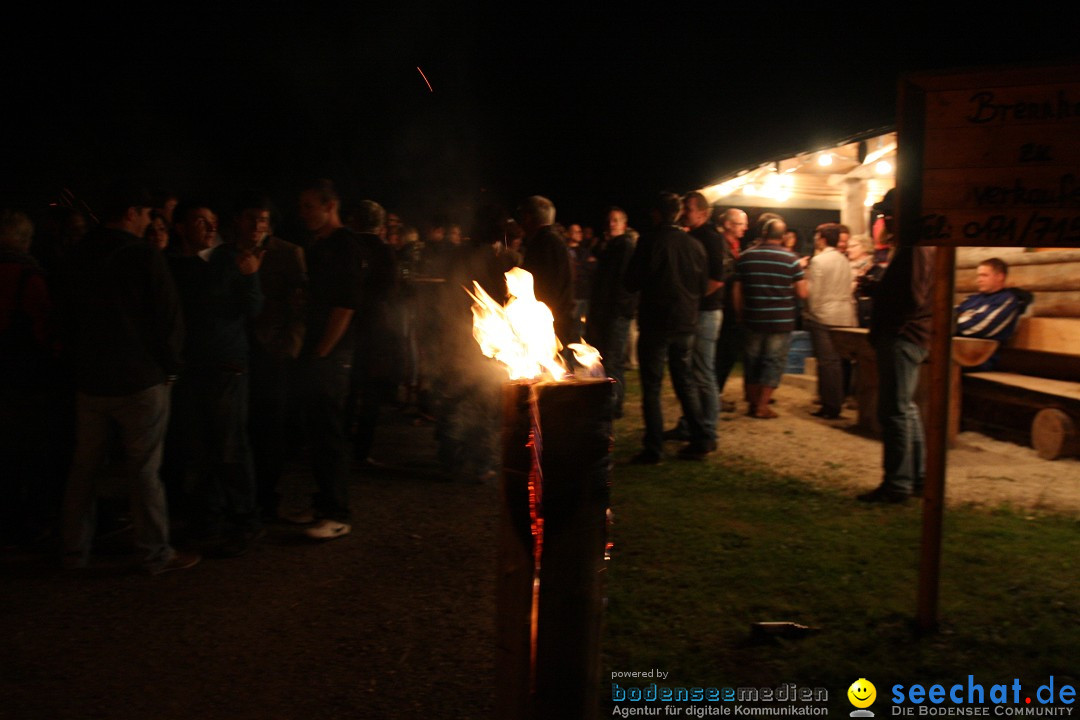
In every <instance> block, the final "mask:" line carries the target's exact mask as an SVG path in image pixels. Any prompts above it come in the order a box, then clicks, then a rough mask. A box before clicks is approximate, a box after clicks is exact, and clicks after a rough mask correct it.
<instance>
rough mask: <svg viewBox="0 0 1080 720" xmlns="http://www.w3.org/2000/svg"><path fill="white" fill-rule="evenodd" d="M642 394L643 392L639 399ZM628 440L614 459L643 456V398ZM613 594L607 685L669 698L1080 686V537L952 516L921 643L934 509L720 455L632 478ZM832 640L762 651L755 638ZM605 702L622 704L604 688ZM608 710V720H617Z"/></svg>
mask: <svg viewBox="0 0 1080 720" xmlns="http://www.w3.org/2000/svg"><path fill="white" fill-rule="evenodd" d="M633 384H634V383H633V381H631V386H632V385H633ZM630 390H631V394H630V397H628V400H627V409H628V411H629V413H628V418H627V419H626V420H623V421H621V422H620V424H619V426H618V427H617V428H616V435H617V436H616V461H617V462H618V461H625V460H626V459H627V458H628V457H629V456H630V455H631V454H633V452H635V451H636V450H637V449H638V447H639V444H640V434H639V433H640V421H639V416H638V414H637V412H636V408H638V407H639V405H638V403H639V400H638V395H637V394H636V393H635V392H634V391H635V388H633V387H631V388H630ZM612 509H613V513H614V515H613V517H614V525H613V527H612V533H611V535H612V537H611V539H612V541H613V543H614V549H613V553H612V560H611V562H610V564H609V576H608V579H607V596H608V611H607V615H606V628H605V634H604V675H603V677H604V678H610V673H611V672H612V671H637V670H648V669H650V668H659V669H661V670H664V671H666V672H669V673H670V676H669V678H668V680H667V681H666V682H667V683H668V684H671V685H684V686H697V687H724V686H735V687H739V686H755V687H764V686H777V685H779V684H781V683H788V682H794V683H797V684H798V685H799V686H810V687H824V688H827V689H828V690H829V697H830V702H829V706H830V708H831V709H832V712H834V713H835V712H841V711H842V712H843V713H844V714H845V715H846V714H847V712H848V711H850V710H851V709H852V708H851V706H850V705H849V704H848V703H847V700H846V696H845V692H846V689H847V687H848V686H849V685H850V684H851V683H852V682H853V681H855V680H856V679H858V678H861V677H865V678H868V679H870V680H871V682H873V683H874V684H875V685H876V686H877V688H878V693H879V697H881V698H882V700H879V701H878V703H879V708H878V709H881V708H884V705H883V704H881V703H883V702H887V698H888V696H889V694H890V693H889V690H888V688H890V687H891V686H892V685H893V684H894V683H901V684H904V685H910V684H912V683H917V682H918V683H925V684H927V685H930V684H934V683H942V684H946V685H948V684H951V683H952V682H961V681H966V678H967V676H968V675H969V674H971V675H974V676H975V678H976V681H977V682H982V683H983V684H984V685H985V686H986V687H987V688H989V686H990V685H992V684H994V683H1011V681H1012V678H1014V677H1016V678H1019V679H1020V681H1021V683H1022V686H1023V687H1024V688H1025V689H1026V690H1030V691H1033V690H1034V689H1035V688H1036V687H1037V686H1039V685H1041V684H1043V683H1045V682H1047V680H1048V678H1049V676H1050V675H1053V676H1055V680H1056V681H1057V682H1058V683H1059V684H1060V682H1069V683H1070V684H1073V685H1077V684H1080V682H1078V678H1077V658H1078V649H1080V584H1078V583H1077V582H1076V580H1077V565H1076V558H1078V557H1080V528H1078V525H1077V523H1076V522H1075V521H1073V520H1070V519H1067V518H1060V517H1055V516H1041V517H1038V518H1036V519H1032V518H1030V517H1029V516H1028V515H1026V514H1025V513H1023V512H1020V511H1015V510H1012V509H1009V508H999V509H996V510H974V509H969V508H960V509H953V508H949V509H948V510H947V511H946V515H945V529H944V530H945V535H944V537H945V540H944V551H943V556H942V578H941V595H940V613H939V617H940V630H939V632H938V633H936V634H933V635H928V636H924V637H918V636H917V634H916V633H915V632H914V630H913V617H914V613H915V592H916V581H917V572H918V550H919V535H920V524H921V511H920V508H919V506H918V504H914V503H912V504H909V505H906V506H888V507H880V506H871V507H865V506H862V504H861V503H857V502H856V501H855V500H854V499H853V497H852V496H851V495H850V494H845V493H841V492H839V491H835V490H831V489H829V488H822V487H818V486H815V485H812V484H810V483H809V482H806V481H804V480H802V479H800V478H799V477H797V476H795V475H794V474H793V475H782V474H777V473H775V472H773V471H771V470H769V469H766V468H764V467H763V466H760V465H758V464H756V463H754V462H753V461H749V460H746V459H735V460H732V459H729V458H727V459H726V458H724V457H723V456H722V455H720V456H719V457H714V458H712V459H710V461H709V462H707V463H690V462H678V461H675V460H672V461H669V462H667V463H666V464H664V465H660V466H656V467H637V466H632V465H624V464H619V465H618V466H617V468H616V471H615V476H614V481H613V489H612ZM761 620H790V621H795V622H799V623H802V624H805V625H810V626H815V627H820V628H821V632H820V633H817V634H813V635H810V636H807V637H803V638H801V639H782V638H781V639H776V640H774V641H771V642H767V643H764V644H762V643H757V642H753V641H752V640H751V637H750V631H749V630H750V624H751V623H752V622H755V621H761ZM603 688H604V689H603V692H602V697H610V693H609V689H610V686H609V685H608V684H607V682H605V684H604V686H603ZM609 712H610V710H609Z"/></svg>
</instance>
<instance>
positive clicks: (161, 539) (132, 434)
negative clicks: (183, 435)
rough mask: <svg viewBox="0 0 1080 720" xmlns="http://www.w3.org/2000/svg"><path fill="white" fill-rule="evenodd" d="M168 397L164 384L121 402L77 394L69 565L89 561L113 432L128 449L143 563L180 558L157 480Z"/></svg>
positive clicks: (66, 520)
mask: <svg viewBox="0 0 1080 720" xmlns="http://www.w3.org/2000/svg"><path fill="white" fill-rule="evenodd" d="M169 397H170V388H169V387H168V386H166V385H154V386H152V387H149V388H147V389H145V390H142V391H140V392H137V393H133V394H131V395H123V396H118V397H107V396H97V395H87V394H85V393H79V394H78V396H77V398H76V435H77V439H76V446H75V456H74V458H73V460H72V464H71V473H70V475H69V476H68V485H67V490H66V492H65V494H64V510H63V542H64V555H65V560H66V562H67V563H68V565H69V566H80V565H85V564H86V562H87V560H88V559H89V557H90V547H91V544H92V543H93V539H94V529H95V526H96V524H97V484H96V480H97V478H98V476H99V470H100V469H101V466H102V464H104V462H105V459H106V457H107V456H108V454H109V438H110V433H111V431H112V429H113V428H115V429H116V430H117V438H118V440H119V442H120V443H121V445H122V446H123V450H124V478H125V480H126V481H127V486H128V492H129V493H130V497H131V518H132V522H133V524H134V526H135V545H136V546H137V547H138V549H139V550H140V552H141V553H142V563H143V565H144V566H145V567H146V568H147V569H150V570H154V569H157V568H159V567H161V566H163V565H164V564H165V563H167V562H169V561H170V560H172V558H173V556H174V555H175V554H176V553H175V551H174V550H173V549H172V546H171V545H169V513H168V509H167V506H166V502H165V488H164V487H163V486H162V484H161V478H160V477H159V475H158V470H159V469H160V467H161V450H162V445H163V444H164V441H165V427H166V425H167V424H168V421H169Z"/></svg>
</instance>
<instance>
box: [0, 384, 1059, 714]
mask: <svg viewBox="0 0 1080 720" xmlns="http://www.w3.org/2000/svg"><path fill="white" fill-rule="evenodd" d="M739 390H740V388H739V381H738V380H736V381H733V383H732V387H729V398H730V397H733V394H734V393H735V392H738V391H739ZM669 398H670V396H669ZM814 407H815V406H814V405H813V402H812V386H810V385H807V383H805V382H798V381H797V380H796V379H785V383H784V384H783V385H782V386H781V388H780V390H779V391H778V393H777V404H776V408H777V411H778V412H779V413H780V415H781V417H780V418H778V419H776V420H769V421H763V420H756V419H753V418H748V417H746V416H744V415H740V414H733V413H725V414H724V416H723V422H722V423H721V424H720V448H721V453H726V454H728V455H738V456H743V457H746V458H750V459H753V460H755V461H759V462H762V463H765V464H767V465H769V466H770V467H773V468H775V469H776V470H778V471H781V472H785V473H788V474H794V475H799V476H801V477H805V478H807V479H809V480H810V481H811V482H815V483H819V484H822V485H831V486H839V487H843V488H850V489H851V490H852V491H855V490H861V489H866V488H870V487H873V486H875V485H876V484H877V483H878V481H879V477H880V458H881V446H880V444H879V443H878V442H877V441H875V440H872V439H870V438H866V437H863V436H861V435H859V434H857V433H855V432H853V431H852V430H851V426H852V425H853V424H854V423H853V420H854V412H853V411H850V410H849V411H846V414H847V415H849V416H850V417H849V419H848V420H846V421H845V420H840V421H831V422H830V421H822V420H818V419H817V418H813V417H811V416H810V414H809V413H810V412H811V411H812V410H813V409H814ZM742 409H743V407H742V404H741V403H740V410H742ZM627 410H628V414H627V417H626V418H625V419H623V420H621V421H620V422H621V423H624V427H625V428H626V429H628V430H629V431H630V432H631V434H632V435H631V436H634V437H636V435H637V432H638V429H639V428H640V427H641V416H640V412H639V411H638V409H637V408H636V407H628V408H627ZM666 410H667V416H668V419H669V420H673V419H674V418H675V417H677V414H676V413H675V410H676V408H675V405H674V401H673V399H670V400H669V404H668V406H667V408H666ZM386 420H387V427H385V428H384V429H383V430H381V432H380V437H379V440H378V443H379V444H378V450H379V453H380V456H381V458H382V459H384V460H387V461H390V462H391V463H392V468H391V469H390V470H388V471H384V472H380V473H377V474H363V475H361V474H356V475H355V477H354V487H353V491H354V492H353V503H354V504H353V510H354V527H353V533H352V535H351V536H349V537H347V538H343V539H340V540H335V541H332V542H329V543H325V544H314V543H311V542H309V541H307V540H306V539H305V538H303V537H301V536H300V534H299V532H298V531H297V530H296V529H295V528H293V527H291V526H285V525H272V526H270V527H269V533H268V536H267V538H266V539H265V541H264V542H262V543H261V544H260V545H258V546H257V547H256V548H254V549H253V550H252V552H251V553H249V554H248V555H246V556H245V557H242V558H235V559H230V560H205V561H204V562H203V563H201V564H200V565H198V566H197V567H195V568H193V569H191V570H188V571H180V572H173V573H168V574H166V575H162V576H158V577H148V576H144V575H141V574H138V573H135V572H132V571H131V570H130V567H129V563H130V557H129V556H127V555H125V554H123V553H122V549H123V542H122V538H114V539H113V540H112V541H111V542H108V543H103V547H102V548H101V550H102V554H100V555H99V556H98V557H97V558H96V562H95V566H94V567H93V568H92V569H90V570H88V571H86V572H80V573H75V574H71V573H63V572H60V571H58V570H56V569H55V568H54V567H53V566H52V565H50V564H48V563H47V562H46V561H45V559H44V558H43V556H42V555H40V554H33V553H27V552H8V553H4V554H0V567H2V569H3V574H4V576H5V580H4V582H3V584H2V585H0V633H2V636H3V638H4V640H5V642H4V649H3V653H2V654H0V718H12V719H13V720H36V719H38V718H41V719H45V718H49V719H57V718H61V719H62V718H109V719H110V720H111V719H116V720H128V719H131V720H134V719H135V718H139V719H140V720H144V719H145V718H162V719H164V720H171V719H173V718H176V719H177V720H179V719H184V718H235V719H238V720H240V719H245V718H259V719H274V720H276V719H279V718H280V719H282V720H285V719H290V720H291V719H294V718H310V717H340V718H375V719H377V718H439V719H452V718H485V720H486V719H488V718H490V717H491V716H492V707H493V696H494V687H493V680H492V678H493V675H494V656H495V638H494V621H493V619H494V613H495V600H494V594H495V580H494V570H495V553H496V548H495V545H494V538H495V527H496V518H497V515H496V492H495V491H494V490H493V489H492V488H490V487H488V486H486V485H482V484H467V483H462V482H455V483H450V482H445V481H442V480H440V479H438V477H437V474H436V472H435V462H434V456H435V455H434V451H435V448H434V443H433V440H432V431H431V428H430V426H416V425H414V424H413V422H412V420H411V418H409V417H408V416H406V415H404V414H402V413H400V412H398V411H396V410H387V411H386ZM777 438H782V439H783V442H779V443H778V442H776V439H777ZM635 449H636V448H618V449H617V453H618V455H619V456H620V457H622V456H624V455H626V456H628V455H629V454H631V453H632V452H633V450H635ZM671 449H672V450H674V449H675V448H674V446H672V447H671ZM718 461H719V458H718V457H717V456H713V458H710V460H709V462H718ZM616 472H618V471H616ZM305 477H306V475H305V473H304V472H303V471H302V469H298V470H297V471H296V472H295V473H294V474H293V475H292V476H291V477H290V478H289V481H290V482H291V483H292V486H293V487H298V486H300V485H302V483H303V482H304V480H303V478H305ZM947 497H948V501H949V503H950V504H954V505H955V504H957V503H961V504H968V503H973V504H984V505H985V504H991V505H1000V504H1009V505H1012V506H1014V507H1017V508H1020V509H1024V510H1029V511H1031V512H1032V514H1038V513H1040V512H1061V513H1066V514H1070V515H1080V461H1077V460H1076V459H1072V460H1058V461H1056V462H1048V461H1043V460H1040V459H1039V458H1038V457H1036V456H1035V454H1034V451H1032V450H1031V449H1030V448H1023V447H1020V446H1017V445H1011V444H1008V443H999V442H995V441H993V440H989V439H987V438H985V437H982V436H979V435H974V434H964V435H962V436H961V447H960V448H958V449H957V450H956V451H954V452H952V453H951V454H950V474H949V478H948V485H947Z"/></svg>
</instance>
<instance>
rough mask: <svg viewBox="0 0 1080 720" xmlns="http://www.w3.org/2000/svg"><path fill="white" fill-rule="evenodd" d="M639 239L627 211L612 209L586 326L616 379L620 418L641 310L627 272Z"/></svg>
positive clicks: (615, 406)
mask: <svg viewBox="0 0 1080 720" xmlns="http://www.w3.org/2000/svg"><path fill="white" fill-rule="evenodd" d="M635 244H636V240H635V238H634V236H633V235H630V234H629V233H628V232H627V227H626V212H625V211H624V210H623V209H622V208H618V207H613V208H611V209H609V210H608V233H607V237H606V239H605V240H604V241H603V242H602V244H601V245H600V246H599V247H598V249H597V251H596V272H595V273H594V274H593V285H592V296H591V298H590V300H589V323H588V325H586V326H585V330H586V332H587V333H588V341H589V344H590V345H592V346H593V347H595V348H596V349H597V351H598V352H599V353H600V357H601V358H602V361H603V363H604V369H605V370H606V371H607V373H608V375H609V376H610V377H611V378H612V379H613V380H615V388H614V392H613V393H612V415H613V417H616V418H620V417H622V413H623V398H625V397H626V375H625V367H626V353H627V344H628V343H629V340H630V322H631V321H632V320H633V319H634V314H635V313H636V312H637V305H638V295H637V293H636V292H631V291H629V290H627V289H626V272H627V269H628V268H629V267H630V258H631V257H633V255H634V246H635Z"/></svg>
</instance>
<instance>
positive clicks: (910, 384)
mask: <svg viewBox="0 0 1080 720" xmlns="http://www.w3.org/2000/svg"><path fill="white" fill-rule="evenodd" d="M874 352H875V354H876V355H877V370H878V406H877V417H878V422H880V423H881V441H882V466H883V467H882V469H883V475H884V477H883V479H882V481H881V484H882V486H883V487H886V488H888V489H890V490H896V491H899V492H903V493H910V492H911V491H912V489H913V488H914V486H916V485H922V482H923V478H924V477H925V476H926V457H925V449H924V448H925V445H924V437H923V425H922V418H921V417H920V415H919V408H918V406H917V405H916V404H915V400H914V399H913V398H914V397H915V388H916V387H917V386H918V384H919V366H920V365H921V364H922V363H923V361H924V360H926V356H927V355H928V354H929V353H928V352H927V351H926V350H925V349H924V348H922V347H919V346H918V345H916V344H915V343H913V342H910V341H908V340H904V339H902V338H898V337H883V338H878V339H877V340H876V341H875V342H874Z"/></svg>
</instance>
